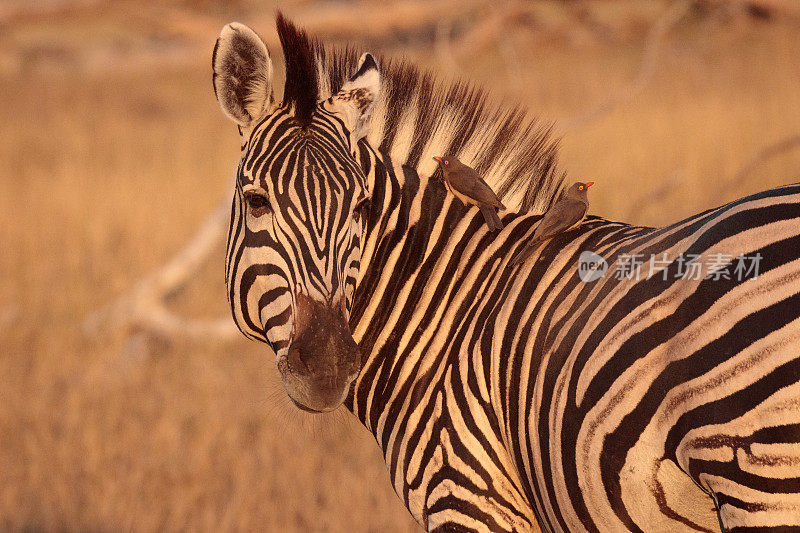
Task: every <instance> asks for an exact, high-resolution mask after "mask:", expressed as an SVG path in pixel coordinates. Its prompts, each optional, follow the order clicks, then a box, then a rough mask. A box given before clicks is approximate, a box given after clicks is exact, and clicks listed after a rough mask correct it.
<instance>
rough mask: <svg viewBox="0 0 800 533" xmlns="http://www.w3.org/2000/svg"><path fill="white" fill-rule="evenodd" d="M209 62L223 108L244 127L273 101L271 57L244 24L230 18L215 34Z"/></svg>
mask: <svg viewBox="0 0 800 533" xmlns="http://www.w3.org/2000/svg"><path fill="white" fill-rule="evenodd" d="M211 63H212V66H213V69H214V75H213V80H214V94H215V95H216V97H217V101H219V105H220V106H221V107H222V111H223V112H225V114H226V115H228V117H230V119H231V120H233V121H234V122H236V123H237V124H238V125H239V126H240V127H242V128H247V127H248V126H250V123H251V122H252V121H253V120H254V119H256V118H258V117H259V115H261V113H262V112H263V111H264V109H265V108H266V107H267V105H268V104H269V103H270V102H271V101H272V60H270V57H269V52H268V51H267V47H266V45H265V44H264V41H262V40H261V38H260V37H259V36H258V35H256V32H254V31H253V30H251V29H250V28H248V27H247V26H245V25H244V24H240V23H238V22H231V23H230V24H228V25H227V26H225V27H224V28H222V31H221V32H220V34H219V37H218V38H217V44H216V45H215V46H214V55H213V57H212V59H211Z"/></svg>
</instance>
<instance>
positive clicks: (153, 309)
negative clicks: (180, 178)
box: [84, 204, 238, 340]
mask: <svg viewBox="0 0 800 533" xmlns="http://www.w3.org/2000/svg"><path fill="white" fill-rule="evenodd" d="M229 213H230V208H229V207H228V206H227V204H226V205H222V206H220V207H219V208H217V209H216V210H215V211H214V212H213V213H212V214H211V215H210V216H209V217H208V218H207V219H206V220H205V222H204V223H203V225H202V226H201V227H200V229H199V230H198V231H197V233H196V234H195V235H194V236H193V237H192V238H191V239H190V240H189V242H188V243H187V244H186V246H184V248H183V249H182V250H181V251H180V252H178V253H177V254H176V255H175V256H174V257H173V258H172V259H171V260H170V261H169V262H168V263H167V264H166V265H164V266H163V267H161V268H160V269H158V270H157V271H155V272H153V273H152V274H151V275H149V276H148V277H147V278H145V279H143V280H142V281H140V282H139V283H138V284H137V285H136V286H135V287H134V288H133V290H132V291H131V292H130V293H128V294H126V295H124V296H123V297H121V298H120V299H119V300H117V301H116V302H115V303H113V304H111V305H109V306H108V307H106V308H105V309H103V310H101V311H99V312H96V313H94V314H93V315H92V316H90V317H89V318H87V320H86V321H85V322H84V331H85V332H86V333H87V334H89V335H96V334H97V333H99V332H100V331H101V330H103V329H107V328H113V329H123V328H127V329H141V330H146V331H148V332H151V333H154V334H156V335H159V336H162V337H165V338H175V337H183V338H189V339H196V340H202V339H209V338H214V339H218V340H230V339H233V338H236V337H238V331H237V330H236V327H235V326H234V324H233V321H232V320H231V319H230V318H229V317H226V318H219V319H189V318H182V317H179V316H177V315H175V314H174V313H172V312H171V311H169V310H168V309H167V308H166V306H165V304H164V300H165V299H166V298H167V297H168V296H170V295H172V294H175V293H176V292H178V291H180V290H182V289H183V288H184V287H185V286H186V284H187V283H188V282H189V281H190V279H191V277H192V275H193V274H194V273H195V272H197V270H199V269H200V267H201V266H202V265H203V264H204V263H205V262H206V261H207V260H208V258H209V257H210V255H211V253H212V251H213V250H214V247H215V246H216V245H217V243H218V242H219V241H220V240H221V239H223V238H224V237H225V234H226V232H225V228H226V222H227V219H228V215H229Z"/></svg>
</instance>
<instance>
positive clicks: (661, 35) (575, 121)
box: [559, 0, 694, 131]
mask: <svg viewBox="0 0 800 533" xmlns="http://www.w3.org/2000/svg"><path fill="white" fill-rule="evenodd" d="M693 3H694V2H693V0H678V1H677V2H675V3H674V4H672V5H671V6H670V7H669V8H668V9H667V10H666V11H665V12H664V14H663V15H661V17H660V18H659V19H658V20H657V21H656V22H655V23H654V24H653V26H652V27H651V28H650V31H649V32H648V33H647V38H646V39H645V45H644V50H643V52H642V61H641V63H640V65H639V71H638V73H637V74H636V76H635V77H634V78H633V79H632V80H631V81H630V83H628V84H627V85H626V86H625V87H623V88H622V89H621V90H619V91H617V92H614V93H612V94H610V95H609V96H607V97H606V99H605V101H603V102H602V103H601V104H600V105H598V106H596V107H595V108H593V109H590V110H589V111H586V112H584V113H581V114H580V115H577V116H574V117H569V118H566V119H562V120H560V121H559V125H560V127H561V130H562V131H570V130H575V129H577V128H579V127H581V126H584V125H586V124H588V123H590V122H594V121H596V120H598V119H600V118H602V117H604V116H606V115H608V114H609V113H611V112H612V111H614V110H615V109H617V108H618V107H619V106H620V105H622V104H624V103H625V102H627V101H629V100H631V99H633V98H634V97H635V96H636V95H637V94H639V93H640V92H642V90H643V89H644V88H645V87H646V86H647V84H648V83H649V82H650V79H651V78H652V77H653V75H654V74H655V71H656V64H657V63H658V57H659V54H660V53H661V47H662V44H663V41H664V39H665V37H666V36H667V34H668V33H669V32H670V30H671V29H672V28H673V27H674V26H675V24H677V23H678V21H679V20H680V19H681V18H683V16H684V15H685V14H686V13H687V12H688V11H689V8H690V7H691V6H692V4H693Z"/></svg>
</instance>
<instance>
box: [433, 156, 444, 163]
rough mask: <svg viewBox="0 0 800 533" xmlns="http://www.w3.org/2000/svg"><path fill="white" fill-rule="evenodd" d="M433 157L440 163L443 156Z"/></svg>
mask: <svg viewBox="0 0 800 533" xmlns="http://www.w3.org/2000/svg"><path fill="white" fill-rule="evenodd" d="M433 159H434V161H438V162H439V163H441V162H442V158H441V157H434V158H433Z"/></svg>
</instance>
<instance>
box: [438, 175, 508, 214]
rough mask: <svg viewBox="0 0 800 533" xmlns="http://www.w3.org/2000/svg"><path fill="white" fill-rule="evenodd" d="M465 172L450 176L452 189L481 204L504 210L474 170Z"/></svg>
mask: <svg viewBox="0 0 800 533" xmlns="http://www.w3.org/2000/svg"><path fill="white" fill-rule="evenodd" d="M465 170H468V171H467V172H464V171H461V172H458V173H457V174H456V175H455V176H452V178H451V182H452V183H451V184H452V186H453V188H455V189H458V191H459V192H460V193H461V194H464V195H466V196H469V197H470V198H472V199H473V200H476V201H477V202H479V203H481V204H485V205H490V206H492V207H498V208H500V209H505V208H506V207H505V206H504V205H503V203H502V202H501V201H500V198H498V197H497V195H496V194H495V193H494V191H493V190H492V188H491V187H489V184H488V183H486V182H485V181H483V179H482V178H481V177H480V176H479V175H478V173H477V172H475V170H474V169H471V168H467V169H465ZM453 178H455V179H453Z"/></svg>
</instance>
